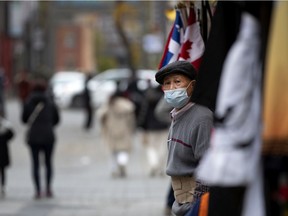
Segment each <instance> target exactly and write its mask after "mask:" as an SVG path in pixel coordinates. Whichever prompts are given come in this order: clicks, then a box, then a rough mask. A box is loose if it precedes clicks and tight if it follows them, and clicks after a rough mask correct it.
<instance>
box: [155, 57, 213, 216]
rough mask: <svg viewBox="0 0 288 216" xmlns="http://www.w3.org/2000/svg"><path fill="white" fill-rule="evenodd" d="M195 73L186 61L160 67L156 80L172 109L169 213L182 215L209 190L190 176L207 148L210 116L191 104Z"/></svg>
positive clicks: (209, 113)
mask: <svg viewBox="0 0 288 216" xmlns="http://www.w3.org/2000/svg"><path fill="white" fill-rule="evenodd" d="M195 78H196V71H195V69H194V67H193V66H192V64H191V63H190V62H188V61H176V62H173V63H170V64H168V65H166V66H164V67H162V68H161V69H160V70H159V71H158V72H157V73H156V74H155V79H156V81H157V82H158V83H159V84H161V85H162V89H163V91H164V98H165V100H166V101H167V103H168V104H170V105H171V106H173V107H174V109H173V110H172V111H171V116H172V123H171V127H170V130H169V135H168V159H167V166H166V174H167V175H169V176H171V180H172V187H173V190H174V196H175V202H174V203H173V206H172V212H173V213H174V214H175V215H176V216H184V215H185V216H186V215H187V214H189V210H193V206H194V205H195V204H196V202H197V200H198V199H199V198H200V197H201V196H202V195H203V194H204V193H206V192H208V190H209V187H208V186H207V185H205V183H204V182H202V181H201V180H200V179H196V178H195V177H194V171H195V169H196V167H197V165H198V163H199V161H200V159H201V157H202V156H203V154H204V153H205V151H206V150H207V149H208V146H209V141H210V134H211V131H212V126H213V114H212V111H211V110H209V109H208V108H206V107H204V106H201V105H198V104H195V103H193V102H192V101H191V95H192V92H193V89H194V86H195V83H196V81H195Z"/></svg>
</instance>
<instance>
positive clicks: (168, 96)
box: [164, 81, 192, 109]
mask: <svg viewBox="0 0 288 216" xmlns="http://www.w3.org/2000/svg"><path fill="white" fill-rule="evenodd" d="M191 83H192V81H191V82H190V83H189V85H190V84H191ZM189 85H188V86H187V87H186V88H178V89H172V90H165V91H164V99H165V100H166V102H167V103H168V104H170V105H171V106H173V107H175V108H178V109H180V108H182V107H184V106H185V105H186V104H187V103H188V102H189V99H190V97H189V96H188V94H187V88H188V87H189Z"/></svg>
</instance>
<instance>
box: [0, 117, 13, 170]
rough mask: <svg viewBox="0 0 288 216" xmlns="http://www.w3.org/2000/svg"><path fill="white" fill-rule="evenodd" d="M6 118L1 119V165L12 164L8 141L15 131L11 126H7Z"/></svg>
mask: <svg viewBox="0 0 288 216" xmlns="http://www.w3.org/2000/svg"><path fill="white" fill-rule="evenodd" d="M4 121H5V120H3V119H1V120H0V167H6V166H9V165H10V157H9V156H10V155H9V147H8V143H9V140H11V139H12V138H13V136H14V131H13V129H12V128H10V127H6V125H5V122H4Z"/></svg>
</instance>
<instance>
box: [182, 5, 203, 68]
mask: <svg viewBox="0 0 288 216" xmlns="http://www.w3.org/2000/svg"><path fill="white" fill-rule="evenodd" d="M204 50H205V45H204V41H203V38H202V36H201V33H200V26H199V22H198V21H196V15H195V11H194V8H193V7H190V11H189V18H188V26H187V28H186V29H185V34H184V38H183V44H182V46H181V50H180V55H179V60H185V61H190V62H191V63H192V65H193V66H194V67H195V68H196V69H197V70H198V69H199V66H200V63H201V59H202V55H203V53H204Z"/></svg>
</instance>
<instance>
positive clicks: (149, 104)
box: [138, 86, 170, 131]
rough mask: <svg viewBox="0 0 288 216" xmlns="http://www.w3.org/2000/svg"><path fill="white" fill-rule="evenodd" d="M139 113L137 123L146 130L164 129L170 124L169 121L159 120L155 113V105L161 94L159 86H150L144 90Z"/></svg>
mask: <svg viewBox="0 0 288 216" xmlns="http://www.w3.org/2000/svg"><path fill="white" fill-rule="evenodd" d="M144 96H145V98H144V99H143V100H142V104H141V109H140V113H139V120H138V125H139V126H140V127H142V128H143V129H144V130H147V131H157V130H164V129H167V128H168V127H169V126H170V122H169V123H166V122H163V121H160V120H159V119H158V118H157V117H156V115H155V109H156V106H157V104H158V102H159V100H160V99H161V97H162V96H163V91H162V90H161V86H158V87H150V88H148V89H147V90H146V91H145V94H144Z"/></svg>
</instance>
